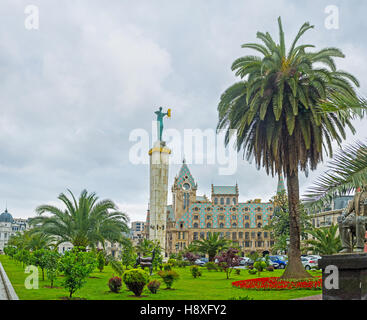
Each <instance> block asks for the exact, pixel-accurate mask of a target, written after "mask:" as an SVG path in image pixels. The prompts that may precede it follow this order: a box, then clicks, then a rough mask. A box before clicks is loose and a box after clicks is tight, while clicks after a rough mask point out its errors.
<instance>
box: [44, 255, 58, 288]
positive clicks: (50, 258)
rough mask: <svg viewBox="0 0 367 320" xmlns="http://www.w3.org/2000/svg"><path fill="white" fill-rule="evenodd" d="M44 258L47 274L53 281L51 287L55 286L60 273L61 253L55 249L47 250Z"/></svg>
mask: <svg viewBox="0 0 367 320" xmlns="http://www.w3.org/2000/svg"><path fill="white" fill-rule="evenodd" d="M44 259H45V261H46V265H45V268H46V275H47V278H48V279H49V280H50V282H51V288H53V285H54V281H55V280H56V278H57V274H58V269H59V260H60V254H59V253H58V252H57V251H55V250H46V251H45V257H44Z"/></svg>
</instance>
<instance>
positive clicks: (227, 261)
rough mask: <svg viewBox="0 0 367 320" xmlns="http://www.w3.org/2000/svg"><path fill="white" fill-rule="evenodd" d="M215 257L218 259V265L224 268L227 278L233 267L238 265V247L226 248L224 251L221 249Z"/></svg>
mask: <svg viewBox="0 0 367 320" xmlns="http://www.w3.org/2000/svg"><path fill="white" fill-rule="evenodd" d="M216 258H217V259H218V265H219V266H221V267H222V268H223V269H224V271H225V273H226V276H227V279H229V277H230V275H231V273H232V271H233V269H234V267H236V266H239V265H240V257H239V256H238V249H234V248H228V249H227V250H226V251H223V252H222V253H221V254H220V255H219V256H217V257H216Z"/></svg>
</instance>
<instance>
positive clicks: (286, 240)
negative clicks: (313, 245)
mask: <svg viewBox="0 0 367 320" xmlns="http://www.w3.org/2000/svg"><path fill="white" fill-rule="evenodd" d="M285 242H286V244H287V250H286V254H287V255H288V251H289V238H287V239H285Z"/></svg>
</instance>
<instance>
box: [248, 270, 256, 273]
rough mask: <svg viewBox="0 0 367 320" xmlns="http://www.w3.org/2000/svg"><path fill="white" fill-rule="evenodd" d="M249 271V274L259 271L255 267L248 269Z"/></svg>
mask: <svg viewBox="0 0 367 320" xmlns="http://www.w3.org/2000/svg"><path fill="white" fill-rule="evenodd" d="M248 273H249V274H256V273H257V270H255V269H249V270H248Z"/></svg>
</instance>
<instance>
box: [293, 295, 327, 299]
mask: <svg viewBox="0 0 367 320" xmlns="http://www.w3.org/2000/svg"><path fill="white" fill-rule="evenodd" d="M292 300H322V294H318V295H316V296H308V297H303V298H297V299H292Z"/></svg>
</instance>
